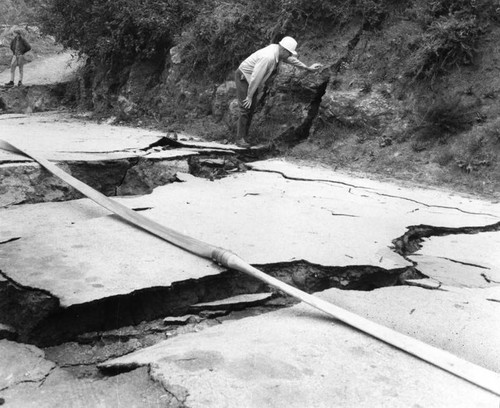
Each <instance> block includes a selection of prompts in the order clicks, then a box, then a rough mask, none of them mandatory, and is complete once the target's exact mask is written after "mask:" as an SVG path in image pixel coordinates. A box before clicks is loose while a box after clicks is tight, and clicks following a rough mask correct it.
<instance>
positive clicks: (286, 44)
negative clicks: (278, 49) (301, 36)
mask: <svg viewBox="0 0 500 408" xmlns="http://www.w3.org/2000/svg"><path fill="white" fill-rule="evenodd" d="M279 44H280V45H281V46H282V47H283V48H284V49H285V50H287V51H290V52H291V53H292V55H297V52H296V51H295V48H297V41H295V40H294V39H293V38H292V37H283V39H282V40H281V41H280V42H279Z"/></svg>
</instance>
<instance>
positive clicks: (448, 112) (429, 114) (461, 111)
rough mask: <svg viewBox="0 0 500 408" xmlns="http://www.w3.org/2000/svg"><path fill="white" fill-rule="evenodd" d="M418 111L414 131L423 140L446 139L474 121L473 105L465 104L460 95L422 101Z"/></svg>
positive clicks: (465, 128) (466, 128) (468, 126)
mask: <svg viewBox="0 0 500 408" xmlns="http://www.w3.org/2000/svg"><path fill="white" fill-rule="evenodd" d="M424 102H425V101H424ZM416 113H417V123H416V126H415V127H414V131H416V133H417V134H418V136H419V138H420V139H421V140H430V139H433V138H434V139H440V138H441V139H443V138H444V139H446V137H447V136H450V135H453V134H456V133H458V132H461V131H464V130H468V129H470V127H471V126H472V124H473V122H474V110H473V107H471V106H467V105H465V104H464V103H463V102H462V100H461V99H460V98H459V97H439V98H437V99H436V100H434V101H432V102H431V103H422V104H421V105H420V106H419V107H418V108H417V112H416Z"/></svg>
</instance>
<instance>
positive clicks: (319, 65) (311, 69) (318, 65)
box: [308, 62, 323, 72]
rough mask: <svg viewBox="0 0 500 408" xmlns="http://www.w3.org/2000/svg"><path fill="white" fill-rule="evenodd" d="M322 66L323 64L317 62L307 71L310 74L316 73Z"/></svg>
mask: <svg viewBox="0 0 500 408" xmlns="http://www.w3.org/2000/svg"><path fill="white" fill-rule="evenodd" d="M322 66H323V64H320V63H319V62H316V63H315V64H312V65H311V66H310V67H309V68H308V70H309V71H311V72H316V71H318V70H319V69H320V68H321V67H322Z"/></svg>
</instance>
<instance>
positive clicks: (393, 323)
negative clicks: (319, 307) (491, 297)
mask: <svg viewBox="0 0 500 408" xmlns="http://www.w3.org/2000/svg"><path fill="white" fill-rule="evenodd" d="M401 289H404V290H401ZM318 296H319V297H321V298H323V299H325V300H328V301H330V302H332V303H337V304H340V305H342V306H344V307H348V308H350V309H352V310H354V311H355V312H357V313H359V314H360V315H361V316H365V317H367V318H370V319H373V320H374V321H377V322H380V323H384V324H385V325H387V326H389V327H391V328H394V329H396V330H398V331H400V332H403V333H406V334H408V335H411V336H413V337H416V338H419V339H421V340H424V341H426V342H428V343H430V344H432V345H436V346H441V347H442V348H443V349H446V350H448V351H450V352H454V353H456V354H457V355H459V356H460V357H462V358H465V359H468V360H470V361H472V362H476V363H478V364H480V363H486V366H488V367H490V368H492V369H493V368H494V369H496V370H497V371H499V370H500V366H499V364H500V359H499V354H498V353H499V351H498V347H497V344H498V343H499V342H500V330H496V329H497V328H498V325H499V322H498V319H497V317H496V316H497V314H498V306H497V305H496V304H494V303H491V302H486V301H484V300H481V301H479V300H477V299H475V300H471V299H468V301H471V302H480V303H481V304H478V305H473V304H470V303H469V304H464V300H463V298H460V296H457V295H455V294H449V293H444V292H443V293H440V294H439V296H435V292H432V293H429V291H427V290H425V289H421V288H410V287H408V288H401V287H394V288H385V289H380V290H376V291H373V292H353V291H340V290H337V289H330V290H328V291H325V292H322V293H321V294H318ZM456 304H459V305H460V306H462V307H460V308H457V307H456ZM464 309H468V310H467V313H464ZM388 310H390V311H392V313H388ZM490 324H493V326H490ZM142 365H147V366H149V367H150V370H151V371H150V373H151V376H152V377H153V378H154V379H155V380H156V381H159V382H161V383H162V384H163V386H164V387H165V388H166V389H168V390H170V392H172V393H174V394H176V395H177V396H178V398H179V399H182V400H183V402H184V404H185V405H186V406H189V407H192V408H197V407H204V408H208V407H217V408H219V407H233V406H245V407H249V408H250V407H259V408H261V407H273V408H274V407H287V408H293V407H300V408H302V407H306V406H311V407H312V406H313V407H331V406H339V407H353V408H354V407H370V408H371V407H377V406H384V407H426V408H429V407H443V406H449V407H463V408H468V407H471V406H474V407H496V405H497V404H498V396H495V395H493V394H491V393H489V392H487V391H484V390H482V389H481V388H478V387H476V386H474V385H472V384H469V383H468V382H466V381H464V380H462V379H459V378H457V377H455V376H453V375H451V374H449V373H446V372H444V371H442V370H440V369H438V368H436V367H434V366H432V365H430V364H427V363H425V362H423V361H421V360H418V359H416V358H414V357H412V356H409V355H407V354H405V353H403V352H401V351H399V350H397V349H395V348H393V347H390V346H388V345H386V344H384V343H382V342H380V341H378V340H375V339H373V338H371V337H369V336H366V335H364V334H362V333H361V332H359V331H356V330H354V329H352V328H350V327H348V326H346V325H344V324H342V323H339V322H338V321H336V320H335V319H331V318H329V317H327V316H326V315H323V314H322V313H320V312H318V311H316V310H314V309H311V308H310V307H309V306H307V305H305V304H300V305H297V306H294V307H292V308H289V309H283V310H280V311H276V312H271V313H267V314H265V315H260V316H257V317H252V318H247V319H244V320H240V321H232V322H229V323H225V324H224V325H220V326H215V327H212V328H209V329H206V330H204V331H202V332H199V333H193V334H187V335H183V336H180V337H176V338H172V339H169V340H167V341H164V342H161V343H158V344H156V345H155V346H152V347H149V348H146V349H143V350H139V351H136V352H134V353H132V354H129V355H126V356H123V357H120V358H117V359H114V360H111V361H108V362H106V363H103V364H101V366H100V367H101V368H103V369H104V370H109V369H113V370H120V369H121V370H126V369H128V368H130V367H137V366H142ZM423 390H425V392H423Z"/></svg>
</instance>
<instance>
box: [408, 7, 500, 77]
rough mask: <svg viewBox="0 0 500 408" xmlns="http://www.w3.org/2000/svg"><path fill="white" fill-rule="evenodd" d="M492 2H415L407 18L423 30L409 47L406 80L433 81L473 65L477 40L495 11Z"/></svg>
mask: <svg viewBox="0 0 500 408" xmlns="http://www.w3.org/2000/svg"><path fill="white" fill-rule="evenodd" d="M494 6H495V5H494V1H493V0H427V1H422V2H414V3H413V4H412V5H411V6H410V7H409V8H408V10H407V12H406V14H407V16H408V17H410V19H412V20H414V21H416V22H417V23H418V24H420V26H421V27H422V33H421V35H420V36H417V37H414V38H413V39H412V41H411V42H409V44H408V50H409V52H410V55H409V56H405V57H404V58H405V60H406V66H405V68H404V73H405V75H406V76H409V77H412V78H414V79H417V78H431V79H432V78H435V77H436V76H437V75H439V74H442V73H444V72H446V71H447V70H449V69H451V68H453V67H455V66H459V65H466V64H470V63H472V61H473V59H474V54H475V45H476V43H477V40H478V39H479V38H480V37H481V35H482V34H483V33H484V31H485V29H486V27H487V25H488V21H489V20H490V19H491V18H493V16H494V15H495V14H497V11H496V9H495V7H494Z"/></svg>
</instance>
